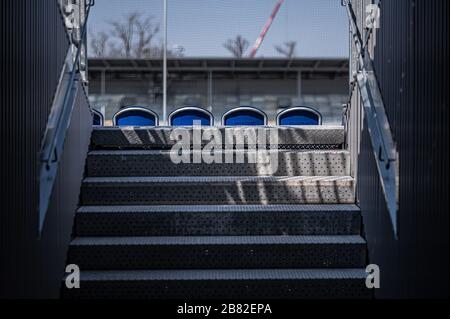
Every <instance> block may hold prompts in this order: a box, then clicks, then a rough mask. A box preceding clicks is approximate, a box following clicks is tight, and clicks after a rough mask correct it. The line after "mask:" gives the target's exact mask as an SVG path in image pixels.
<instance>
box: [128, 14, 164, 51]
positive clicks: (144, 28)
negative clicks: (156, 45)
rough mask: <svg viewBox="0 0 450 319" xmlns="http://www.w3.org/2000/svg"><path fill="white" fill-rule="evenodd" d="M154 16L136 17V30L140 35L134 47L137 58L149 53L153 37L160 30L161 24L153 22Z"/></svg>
mask: <svg viewBox="0 0 450 319" xmlns="http://www.w3.org/2000/svg"><path fill="white" fill-rule="evenodd" d="M152 20H153V17H148V18H146V19H139V17H138V19H136V21H135V25H136V32H137V36H138V41H137V43H136V45H135V48H134V53H135V55H136V57H137V58H142V57H144V56H145V55H148V52H150V51H151V50H150V48H151V43H152V40H153V38H154V37H155V36H156V34H157V33H158V32H159V24H153V21H152Z"/></svg>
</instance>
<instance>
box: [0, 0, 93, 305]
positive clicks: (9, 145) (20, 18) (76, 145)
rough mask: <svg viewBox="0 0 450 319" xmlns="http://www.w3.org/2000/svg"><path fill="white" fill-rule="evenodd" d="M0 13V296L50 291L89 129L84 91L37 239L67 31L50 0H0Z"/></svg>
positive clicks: (55, 288)
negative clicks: (45, 147)
mask: <svg viewBox="0 0 450 319" xmlns="http://www.w3.org/2000/svg"><path fill="white" fill-rule="evenodd" d="M0 14H1V18H0V42H1V44H0V54H1V55H0V61H1V63H0V77H1V81H0V82H1V83H2V85H1V87H0V92H1V94H0V109H1V116H0V127H1V137H0V139H1V151H0V156H1V168H2V175H1V194H2V203H1V212H0V296H1V297H40V298H45V297H58V294H59V286H60V280H61V278H62V275H63V272H64V264H65V258H66V252H67V246H68V243H69V239H70V235H71V229H72V222H73V215H74V213H75V208H76V205H77V203H78V193H79V186H80V181H81V177H82V172H83V168H84V157H85V155H86V151H87V147H88V142H89V136H90V114H89V109H88V104H87V99H86V96H85V95H84V94H82V93H81V94H80V95H79V97H78V101H77V103H76V107H75V110H74V113H73V116H72V121H71V125H70V129H69V133H68V135H67V139H66V144H65V150H64V154H63V159H62V162H61V165H60V168H59V177H58V180H57V184H56V186H55V191H54V194H53V199H52V204H51V208H50V210H49V212H48V214H47V218H46V223H45V226H44V230H43V234H42V238H41V239H38V233H37V230H38V211H37V205H38V181H37V176H38V175H37V172H38V171H37V169H38V153H39V150H40V144H41V140H42V137H43V133H44V130H45V127H46V124H47V119H48V115H49V111H50V107H51V104H52V98H53V95H54V92H55V90H56V85H57V83H58V79H59V75H60V72H61V67H62V65H63V61H64V58H65V56H66V53H67V49H68V47H69V39H68V37H67V34H66V31H65V27H64V24H63V21H62V16H61V14H60V11H59V7H58V1H57V0H39V1H36V0H3V1H0ZM79 92H83V91H82V89H81V88H80V90H79Z"/></svg>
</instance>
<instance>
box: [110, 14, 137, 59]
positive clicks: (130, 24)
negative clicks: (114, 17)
mask: <svg viewBox="0 0 450 319" xmlns="http://www.w3.org/2000/svg"><path fill="white" fill-rule="evenodd" d="M139 16H140V14H139V13H137V12H133V13H130V14H129V15H127V16H125V17H124V18H125V21H123V22H121V21H110V22H109V24H110V25H111V26H112V28H113V29H112V31H111V35H112V36H114V37H116V38H118V39H119V41H121V42H122V46H123V50H124V56H125V57H126V58H129V57H131V53H132V48H133V39H134V34H135V28H136V21H137V20H138V19H139Z"/></svg>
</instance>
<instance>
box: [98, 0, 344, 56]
mask: <svg viewBox="0 0 450 319" xmlns="http://www.w3.org/2000/svg"><path fill="white" fill-rule="evenodd" d="M275 3H276V0H169V16H168V17H169V18H168V19H169V20H168V21H169V28H168V37H169V40H168V41H169V48H171V47H173V46H175V45H182V46H183V47H184V48H185V55H186V56H195V57H199V56H201V57H214V56H220V57H222V56H231V55H230V53H229V52H228V51H227V50H226V49H225V48H224V47H223V43H224V42H225V41H226V40H227V39H229V38H234V37H235V36H236V35H238V34H241V35H243V36H244V37H245V38H247V39H248V40H249V42H250V43H251V46H253V43H254V42H255V40H256V38H257V37H258V35H259V33H260V32H261V29H262V28H263V26H264V24H265V22H266V20H267V19H268V17H269V15H270V13H271V12H272V10H273V7H274V6H275ZM340 3H341V1H340V0H286V1H285V3H284V4H283V7H282V8H281V10H280V12H279V13H278V16H277V18H276V20H275V21H274V23H273V24H272V27H271V29H270V31H269V33H268V34H267V36H266V39H265V40H264V43H263V44H262V46H261V49H260V51H259V52H258V56H264V57H276V56H279V54H278V53H277V52H276V50H275V49H274V46H275V45H277V44H282V43H283V42H286V41H296V42H297V57H347V56H348V22H347V17H346V13H345V10H344V8H342V7H341V5H340ZM136 11H137V12H140V13H141V14H143V15H151V16H154V17H155V21H159V22H162V15H163V1H162V0H96V5H95V7H94V8H93V11H92V16H91V17H90V19H91V20H90V31H91V32H95V31H106V30H109V27H108V23H107V21H110V20H117V19H119V18H120V17H121V16H123V15H125V14H126V13H129V12H136ZM161 39H162V32H160V33H159V35H158V37H157V40H156V41H157V42H159V41H161ZM249 51H250V50H248V52H249Z"/></svg>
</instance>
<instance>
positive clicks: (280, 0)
mask: <svg viewBox="0 0 450 319" xmlns="http://www.w3.org/2000/svg"><path fill="white" fill-rule="evenodd" d="M283 2H284V0H278V2H277V4H276V5H275V8H274V9H273V11H272V14H271V15H270V17H269V20H267V22H266V24H265V25H264V28H263V30H262V31H261V34H260V35H259V37H258V39H256V42H255V45H254V46H253V49H252V52H251V53H250V57H251V58H254V57H255V56H256V53H257V52H258V49H259V47H260V46H261V44H262V42H263V41H264V38H265V36H266V34H267V32H268V31H269V29H270V26H271V25H272V22H273V20H275V17H276V16H277V13H278V11H280V8H281V6H282V4H283Z"/></svg>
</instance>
